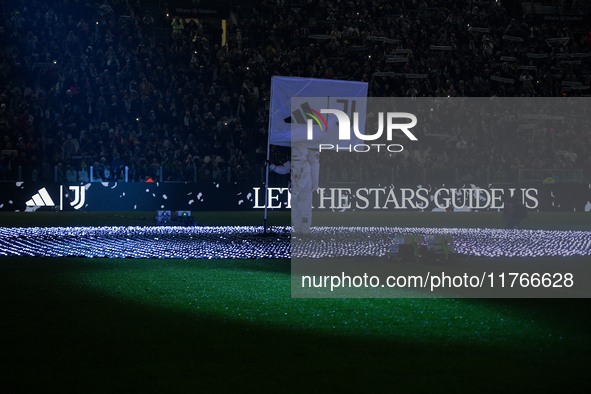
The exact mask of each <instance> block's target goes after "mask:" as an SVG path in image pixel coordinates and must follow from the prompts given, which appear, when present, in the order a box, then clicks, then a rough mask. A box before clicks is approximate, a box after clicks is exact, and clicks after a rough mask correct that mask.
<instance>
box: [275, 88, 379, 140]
mask: <svg viewBox="0 0 591 394" xmlns="http://www.w3.org/2000/svg"><path fill="white" fill-rule="evenodd" d="M367 87H368V84H367V82H353V81H338V80H332V79H314V78H297V77H273V78H272V80H271V110H270V120H269V144H271V145H279V146H291V145H292V140H293V138H292V126H297V127H294V129H298V127H299V126H302V127H303V128H304V129H305V128H306V127H307V119H310V118H311V117H310V116H309V115H307V114H306V112H309V111H306V108H310V109H313V110H315V111H318V112H320V110H321V109H338V110H341V111H343V110H345V109H348V110H351V108H353V107H355V112H358V113H359V114H360V120H361V118H362V119H363V121H365V100H366V98H367ZM295 97H307V98H315V99H314V100H312V99H310V100H307V103H308V105H307V106H305V107H306V108H304V107H302V108H300V109H298V110H297V111H293V113H292V110H291V99H292V98H295ZM343 97H344V98H359V99H360V100H361V102H359V103H355V104H354V103H353V102H352V101H351V100H349V102H347V103H345V102H344V101H345V99H341V98H343ZM339 100H341V101H339ZM302 105H303V104H302ZM345 105H347V107H348V108H345ZM324 118H325V120H326V122H327V124H326V125H324V124H323V125H322V126H323V128H322V130H325V132H332V131H335V130H336V131H337V132H338V126H336V117H335V116H328V117H327V116H324ZM322 123H324V122H322ZM360 126H361V125H360ZM314 128H315V129H316V128H318V130H320V129H321V128H320V126H319V125H318V124H316V123H315V125H314ZM315 131H316V130H315ZM304 135H305V133H304ZM319 135H320V134H319ZM322 136H323V137H324V138H327V139H330V138H332V137H330V136H329V135H328V134H327V135H326V136H324V135H322ZM309 142H310V146H311V147H312V146H316V147H317V146H318V142H317V141H309ZM327 143H330V142H327ZM337 143H338V135H337Z"/></svg>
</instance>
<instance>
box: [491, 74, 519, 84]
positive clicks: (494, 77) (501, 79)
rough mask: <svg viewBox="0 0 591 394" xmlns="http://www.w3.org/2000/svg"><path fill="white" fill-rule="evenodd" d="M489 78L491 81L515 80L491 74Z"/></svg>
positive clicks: (505, 81)
mask: <svg viewBox="0 0 591 394" xmlns="http://www.w3.org/2000/svg"><path fill="white" fill-rule="evenodd" d="M490 79H492V80H493V81H497V82H504V83H515V80H514V79H512V78H501V77H497V76H496V75H492V76H491V77H490Z"/></svg>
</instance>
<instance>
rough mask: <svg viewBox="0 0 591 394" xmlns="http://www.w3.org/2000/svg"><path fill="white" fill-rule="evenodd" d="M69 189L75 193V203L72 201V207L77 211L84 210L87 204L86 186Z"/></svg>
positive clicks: (70, 187)
mask: <svg viewBox="0 0 591 394" xmlns="http://www.w3.org/2000/svg"><path fill="white" fill-rule="evenodd" d="M68 189H70V190H71V191H73V192H74V201H70V205H71V206H72V207H73V208H74V209H76V210H78V209H80V208H82V207H83V206H84V203H85V202H86V188H85V187H84V186H69V187H68Z"/></svg>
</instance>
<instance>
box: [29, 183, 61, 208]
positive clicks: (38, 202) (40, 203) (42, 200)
mask: <svg viewBox="0 0 591 394" xmlns="http://www.w3.org/2000/svg"><path fill="white" fill-rule="evenodd" d="M26 205H27V207H54V206H55V203H54V202H53V200H52V199H51V197H50V196H49V193H47V190H46V189H45V188H42V189H40V190H39V191H38V192H37V194H35V195H34V196H33V197H32V198H31V199H30V200H29V201H27V202H26Z"/></svg>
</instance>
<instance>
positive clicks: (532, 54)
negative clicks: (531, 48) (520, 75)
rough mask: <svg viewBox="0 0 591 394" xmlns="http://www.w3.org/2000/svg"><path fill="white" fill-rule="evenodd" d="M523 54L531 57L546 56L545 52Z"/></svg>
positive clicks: (542, 57) (540, 57)
mask: <svg viewBox="0 0 591 394" xmlns="http://www.w3.org/2000/svg"><path fill="white" fill-rule="evenodd" d="M525 56H527V57H529V58H532V59H545V58H547V57H548V54H547V53H526V54H525Z"/></svg>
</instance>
